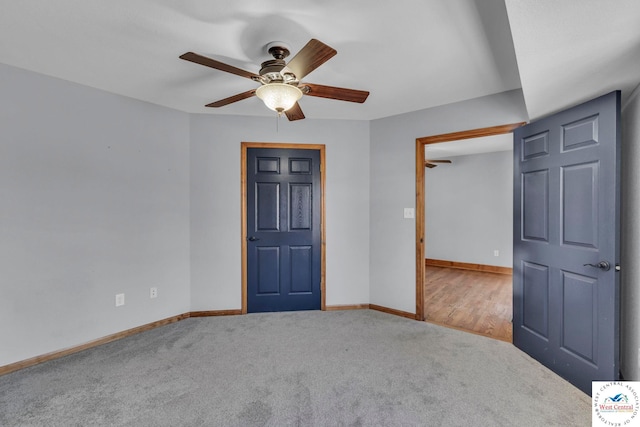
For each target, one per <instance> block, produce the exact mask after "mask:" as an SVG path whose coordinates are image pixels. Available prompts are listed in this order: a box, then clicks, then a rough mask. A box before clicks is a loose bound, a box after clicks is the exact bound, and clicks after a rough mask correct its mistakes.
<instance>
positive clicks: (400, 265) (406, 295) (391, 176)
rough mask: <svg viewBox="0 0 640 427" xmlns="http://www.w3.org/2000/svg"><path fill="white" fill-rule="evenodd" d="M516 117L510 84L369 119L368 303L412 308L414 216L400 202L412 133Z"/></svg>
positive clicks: (518, 99) (409, 171) (522, 117)
mask: <svg viewBox="0 0 640 427" xmlns="http://www.w3.org/2000/svg"><path fill="white" fill-rule="evenodd" d="M521 121H527V112H526V110H525V108H524V100H523V98H522V92H521V91H520V90H514V91H509V92H504V93H499V94H496V95H491V96H486V97H482V98H476V99H472V100H468V101H462V102H458V103H455V104H449V105H444V106H440V107H436V108H430V109H427V110H422V111H417V112H413V113H408V114H402V115H399V116H393V117H387V118H384V119H379V120H374V121H372V122H371V213H370V220H371V232H370V233H371V237H370V238H371V246H370V248H371V249H370V265H371V273H370V277H371V285H370V295H371V303H373V304H379V305H383V306H386V307H390V308H394V309H397V310H402V311H406V312H409V313H415V306H416V283H415V220H407V219H404V218H403V208H405V207H414V205H415V142H416V138H420V137H423V136H429V135H439V134H443V133H449V132H456V131H462V130H468V129H477V128H483V127H489V126H497V125H503V124H507V123H517V122H521ZM420 220H421V221H422V219H420Z"/></svg>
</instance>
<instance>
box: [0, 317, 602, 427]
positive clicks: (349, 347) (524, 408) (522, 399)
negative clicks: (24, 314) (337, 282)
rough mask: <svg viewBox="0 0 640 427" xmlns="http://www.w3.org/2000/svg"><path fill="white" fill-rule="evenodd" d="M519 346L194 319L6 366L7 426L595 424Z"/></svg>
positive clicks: (386, 330)
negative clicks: (50, 358) (11, 370)
mask: <svg viewBox="0 0 640 427" xmlns="http://www.w3.org/2000/svg"><path fill="white" fill-rule="evenodd" d="M590 405H591V399H590V397H589V396H587V395H585V394H583V393H582V392H581V391H579V390H578V389H576V388H575V387H573V386H572V385H570V384H569V383H567V382H566V381H564V380H563V379H561V378H560V377H558V376H556V375H555V374H553V373H552V372H550V371H549V370H548V369H546V368H544V367H543V366H541V365H540V364H538V363H537V362H535V361H534V360H532V359H531V358H529V357H528V356H527V355H525V354H524V353H521V352H520V351H519V350H517V349H516V348H515V347H513V346H512V345H511V344H508V343H505V342H501V341H496V340H492V339H489V338H485V337H480V336H476V335H471V334H466V333H463V332H459V331H455V330H451V329H446V328H442V327H439V326H435V325H430V324H427V323H422V322H416V321H412V320H408V319H404V318H401V317H396V316H392V315H388V314H384V313H379V312H376V311H370V310H357V311H337V312H336V311H334V312H320V311H316V312H290V313H266V314H250V315H246V316H229V317H209V318H192V319H187V320H184V321H182V322H178V323H175V324H171V325H168V326H164V327H161V328H157V329H154V330H151V331H148V332H145V333H142V334H138V335H136V336H132V337H129V338H125V339H122V340H120V341H116V342H113V343H110V344H106V345H103V346H100V347H97V348H94V349H91V350H87V351H85V352H82V353H77V354H75V355H71V356H68V357H65V358H61V359H58V360H54V361H51V362H47V363H44V364H41V365H38V366H34V367H31V368H28V369H24V370H22V371H18V372H14V373H12V374H8V375H5V376H2V377H0V425H2V426H30V425H33V426H87V425H109V426H111V425H118V426H120V425H122V426H519V427H522V426H535V427H539V426H587V425H590V423H591V412H590Z"/></svg>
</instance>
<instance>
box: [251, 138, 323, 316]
mask: <svg viewBox="0 0 640 427" xmlns="http://www.w3.org/2000/svg"><path fill="white" fill-rule="evenodd" d="M248 148H272V149H296V150H317V151H319V152H320V310H322V311H325V310H326V289H325V288H326V286H325V279H326V252H327V245H326V240H327V239H326V237H327V235H326V228H325V222H326V221H325V188H326V187H325V177H326V173H325V145H324V144H289V143H278V142H242V143H241V144H240V215H241V220H240V228H241V232H240V234H241V235H240V245H241V251H242V258H241V264H242V276H241V277H242V285H241V292H242V309H241V311H242V314H247V149H248Z"/></svg>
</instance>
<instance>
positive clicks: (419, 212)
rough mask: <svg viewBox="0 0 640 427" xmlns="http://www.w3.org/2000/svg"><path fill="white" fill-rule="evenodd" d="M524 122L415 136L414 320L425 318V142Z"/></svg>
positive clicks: (482, 133) (508, 128) (502, 130)
mask: <svg viewBox="0 0 640 427" xmlns="http://www.w3.org/2000/svg"><path fill="white" fill-rule="evenodd" d="M524 124H526V122H519V123H511V124H507V125H501V126H492V127H486V128H478V129H471V130H464V131H461V132H452V133H445V134H440V135H433V136H424V137H421V138H416V320H420V321H423V320H425V319H426V313H425V307H424V299H425V291H424V273H425V261H424V258H425V256H424V255H425V242H424V229H425V196H424V184H425V183H424V179H425V178H424V175H425V174H424V168H425V166H424V148H425V146H426V145H427V144H435V143H438V142H448V141H458V140H461V139H470V138H480V137H483V136H493V135H502V134H505V133H511V132H513V130H514V129H516V128H518V127H520V126H522V125H524Z"/></svg>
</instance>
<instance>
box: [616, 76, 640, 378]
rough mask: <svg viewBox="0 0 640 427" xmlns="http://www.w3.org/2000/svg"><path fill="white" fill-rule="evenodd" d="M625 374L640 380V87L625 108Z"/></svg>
mask: <svg viewBox="0 0 640 427" xmlns="http://www.w3.org/2000/svg"><path fill="white" fill-rule="evenodd" d="M621 234H622V257H621V260H620V265H621V268H622V270H621V272H620V274H621V287H622V292H621V294H622V295H621V296H622V298H621V299H622V303H621V305H622V319H621V322H620V324H621V334H622V373H623V376H624V378H625V379H626V380H630V381H639V380H640V313H639V309H640V263H639V260H640V86H638V87H636V89H635V90H634V93H633V95H632V96H631V97H630V99H629V100H628V101H627V104H626V105H624V106H623V109H622V233H621Z"/></svg>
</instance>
